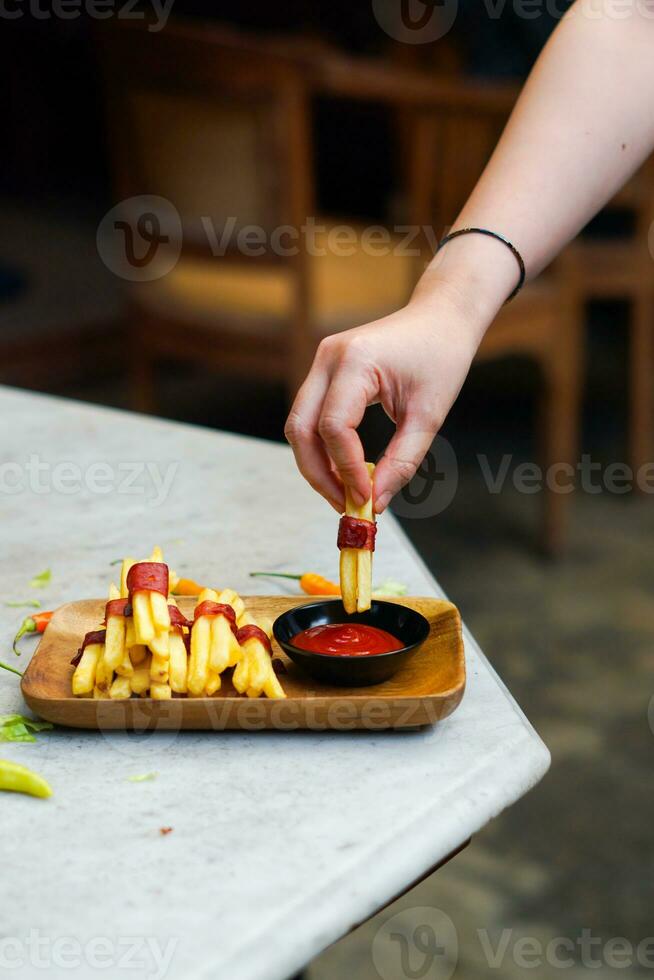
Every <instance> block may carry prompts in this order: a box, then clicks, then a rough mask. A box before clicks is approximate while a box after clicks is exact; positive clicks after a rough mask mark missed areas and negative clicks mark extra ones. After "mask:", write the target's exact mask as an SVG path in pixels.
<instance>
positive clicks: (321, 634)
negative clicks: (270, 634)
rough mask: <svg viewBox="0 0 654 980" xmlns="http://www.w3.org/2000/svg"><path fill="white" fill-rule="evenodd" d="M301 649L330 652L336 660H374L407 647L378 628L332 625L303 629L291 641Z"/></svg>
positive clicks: (357, 625) (349, 624)
mask: <svg viewBox="0 0 654 980" xmlns="http://www.w3.org/2000/svg"><path fill="white" fill-rule="evenodd" d="M291 643H292V644H293V646H295V647H299V648H300V650H310V651H311V652H312V653H326V654H329V655H330V656H332V657H371V656H373V655H374V654H376V653H391V652H392V651H393V650H401V649H402V647H403V646H404V644H403V643H401V642H400V641H399V640H398V639H397V637H395V636H393V635H392V633H387V632H386V630H380V629H378V628H377V627H376V626H365V625H364V624H363V623H331V624H328V625H326V626H312V627H311V629H308V630H302V632H301V633H296V635H295V636H294V637H293V639H292V640H291Z"/></svg>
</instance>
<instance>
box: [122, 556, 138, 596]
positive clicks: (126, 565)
mask: <svg viewBox="0 0 654 980" xmlns="http://www.w3.org/2000/svg"><path fill="white" fill-rule="evenodd" d="M132 565H136V558H123V564H122V566H121V569H120V598H121V599H127V598H128V597H129V589H128V588H127V576H128V574H129V570H130V568H131V567H132Z"/></svg>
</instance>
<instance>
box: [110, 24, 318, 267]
mask: <svg viewBox="0 0 654 980" xmlns="http://www.w3.org/2000/svg"><path fill="white" fill-rule="evenodd" d="M97 42H98V46H99V51H100V56H101V62H102V66H103V71H104V76H105V91H106V104H107V114H108V121H109V137H110V150H111V158H112V161H113V170H114V178H115V189H116V193H117V194H118V195H119V197H120V199H126V198H129V197H132V196H135V195H140V194H148V195H150V194H152V195H160V196H162V197H164V198H166V199H168V200H169V201H170V202H171V203H172V204H173V205H174V206H175V208H176V209H177V211H178V212H179V214H180V217H181V219H182V227H183V230H184V242H185V246H189V243H190V246H191V247H192V248H193V249H194V250H202V248H203V246H205V245H207V232H206V229H207V223H210V224H211V225H212V226H213V228H214V230H215V231H216V233H217V235H218V236H219V237H220V235H221V232H222V229H223V228H224V226H225V223H226V222H228V221H230V219H231V225H232V227H233V233H234V235H235V234H236V232H237V231H238V229H239V228H240V227H242V226H246V225H247V226H249V225H253V226H258V227H260V228H262V229H263V231H264V232H268V233H269V232H270V231H271V230H272V229H273V228H274V227H276V226H279V225H286V224H291V225H294V226H296V227H299V226H300V225H301V223H302V222H303V221H304V220H305V219H306V216H307V214H310V213H312V207H313V203H312V199H313V189H312V182H311V166H310V146H309V124H308V117H307V94H306V90H305V85H304V82H303V71H302V58H301V56H300V55H299V54H298V53H297V52H293V54H291V55H286V54H285V53H284V51H283V49H282V48H281V47H280V45H279V44H273V43H268V42H265V41H258V40H253V39H252V38H250V37H247V38H246V37H244V36H243V35H240V34H239V33H238V32H232V31H229V30H225V29H220V28H215V27H213V26H207V25H205V24H200V25H196V24H193V23H184V22H180V23H173V22H170V23H169V24H168V25H167V27H166V29H165V31H161V32H153V31H149V30H148V29H147V25H144V24H142V23H141V22H136V21H123V20H120V19H119V18H113V19H112V20H111V21H107V22H105V23H104V24H103V25H102V29H100V30H98V33H97ZM233 237H234V236H233V235H232V236H231V237H230V244H231V245H233Z"/></svg>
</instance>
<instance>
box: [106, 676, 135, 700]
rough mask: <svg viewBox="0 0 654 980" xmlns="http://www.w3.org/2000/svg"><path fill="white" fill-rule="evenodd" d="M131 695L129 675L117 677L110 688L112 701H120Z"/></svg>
mask: <svg viewBox="0 0 654 980" xmlns="http://www.w3.org/2000/svg"><path fill="white" fill-rule="evenodd" d="M131 695H132V686H131V684H130V680H129V677H116V678H115V680H114V682H113V684H112V685H111V688H110V689H109V697H110V698H111V699H112V701H120V700H123V699H124V698H129V697H131Z"/></svg>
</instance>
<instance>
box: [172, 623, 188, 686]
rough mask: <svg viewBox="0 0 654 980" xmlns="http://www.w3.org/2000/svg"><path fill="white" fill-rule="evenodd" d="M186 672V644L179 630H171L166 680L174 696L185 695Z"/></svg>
mask: <svg viewBox="0 0 654 980" xmlns="http://www.w3.org/2000/svg"><path fill="white" fill-rule="evenodd" d="M187 671H188V658H187V656H186V644H185V643H184V637H183V636H182V634H181V633H180V632H179V630H173V632H172V633H171V634H170V657H169V661H168V680H169V683H170V687H171V689H172V690H173V691H174V692H175V694H186V692H187V690H188V688H187V683H186V675H187Z"/></svg>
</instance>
